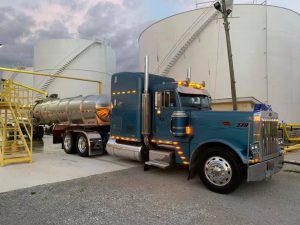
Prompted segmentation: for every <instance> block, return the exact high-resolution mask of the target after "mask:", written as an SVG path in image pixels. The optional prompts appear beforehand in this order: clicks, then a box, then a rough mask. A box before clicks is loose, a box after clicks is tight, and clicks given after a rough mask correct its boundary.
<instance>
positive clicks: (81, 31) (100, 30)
mask: <svg viewBox="0 0 300 225" xmlns="http://www.w3.org/2000/svg"><path fill="white" fill-rule="evenodd" d="M3 1H4V2H2V5H8V4H9V1H7V0H3ZM14 3H15V4H14V7H13V8H12V7H1V8H0V9H1V12H3V13H2V14H0V29H1V39H0V43H1V42H2V43H3V44H4V45H5V46H4V47H3V48H2V49H1V50H0V65H1V66H6V67H16V66H32V64H33V62H32V60H33V48H34V45H35V44H36V43H37V42H39V41H41V40H45V39H52V38H85V39H90V40H94V39H105V40H107V41H108V42H110V43H111V44H112V47H113V49H114V50H115V52H116V56H117V70H118V71H125V70H126V71H136V70H137V69H138V36H139V34H140V32H141V31H142V30H143V29H145V28H146V27H147V26H148V25H149V24H150V22H147V21H145V20H143V19H142V18H143V14H144V8H143V7H142V4H140V3H141V2H140V1H139V0H124V1H123V0H113V1H107V0H76V1H63V0H51V1H50V0H47V1H37V0H36V1H22V0H16V1H15V2H14ZM0 6H1V4H0Z"/></svg>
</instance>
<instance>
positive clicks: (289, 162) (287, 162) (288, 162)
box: [283, 161, 300, 166]
mask: <svg viewBox="0 0 300 225" xmlns="http://www.w3.org/2000/svg"><path fill="white" fill-rule="evenodd" d="M283 163H285V164H291V165H296V166H300V163H298V162H291V161H283Z"/></svg>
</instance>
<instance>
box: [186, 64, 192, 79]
mask: <svg viewBox="0 0 300 225" xmlns="http://www.w3.org/2000/svg"><path fill="white" fill-rule="evenodd" d="M191 80H192V68H191V67H189V68H188V70H187V81H188V82H191Z"/></svg>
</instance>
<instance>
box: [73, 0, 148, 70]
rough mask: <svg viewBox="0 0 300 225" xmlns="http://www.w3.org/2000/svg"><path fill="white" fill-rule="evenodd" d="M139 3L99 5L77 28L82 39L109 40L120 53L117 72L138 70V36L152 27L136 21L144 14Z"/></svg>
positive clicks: (133, 1) (132, 1) (134, 1)
mask: <svg viewBox="0 0 300 225" xmlns="http://www.w3.org/2000/svg"><path fill="white" fill-rule="evenodd" d="M138 3H139V1H137V0H131V1H128V0H127V1H124V3H123V4H112V3H109V2H99V3H98V4H96V5H95V6H94V7H93V8H91V9H90V10H89V11H88V12H87V14H86V18H87V19H86V21H85V22H84V23H83V24H81V25H80V26H79V27H78V33H79V37H81V38H88V37H89V38H91V37H92V38H100V39H106V40H108V41H109V42H110V43H111V44H112V47H113V49H115V51H116V53H117V54H116V55H117V70H118V71H136V70H137V69H138V36H139V34H140V32H141V31H142V30H143V29H144V28H146V27H147V26H148V25H149V22H146V21H143V20H139V19H137V18H142V15H143V9H142V8H139V5H140V4H138ZM133 8H135V9H136V10H132V9H133Z"/></svg>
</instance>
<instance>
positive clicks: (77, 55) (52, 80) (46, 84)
mask: <svg viewBox="0 0 300 225" xmlns="http://www.w3.org/2000/svg"><path fill="white" fill-rule="evenodd" d="M96 43H99V42H97V41H93V42H90V43H88V44H87V45H85V46H83V48H80V49H79V51H76V52H75V53H74V54H72V55H71V57H69V58H67V60H66V61H65V63H63V64H62V65H61V66H59V69H58V70H57V71H56V72H55V73H54V74H52V75H59V74H61V73H62V72H63V71H64V70H65V69H66V68H67V67H68V66H69V65H70V64H71V63H72V62H73V61H74V60H75V59H77V58H78V57H79V56H80V55H81V54H83V53H84V52H85V51H87V50H88V49H89V48H90V47H91V46H92V45H94V44H96ZM55 79H56V78H55V77H51V78H48V79H47V80H46V81H45V83H44V84H43V85H42V86H41V88H40V90H41V91H44V92H45V91H47V90H48V87H49V86H50V85H51V84H52V83H53V82H54V80H55ZM41 97H42V95H41V94H37V95H36V98H37V99H41Z"/></svg>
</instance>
